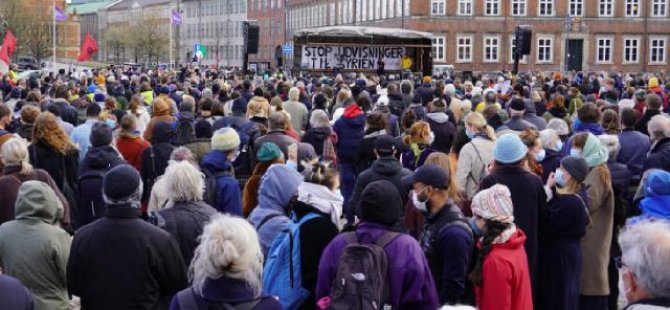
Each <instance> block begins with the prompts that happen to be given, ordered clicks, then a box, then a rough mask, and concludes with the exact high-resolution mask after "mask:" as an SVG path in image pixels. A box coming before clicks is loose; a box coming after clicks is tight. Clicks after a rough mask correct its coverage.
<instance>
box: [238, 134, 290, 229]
mask: <svg viewBox="0 0 670 310" xmlns="http://www.w3.org/2000/svg"><path fill="white" fill-rule="evenodd" d="M256 157H257V159H258V164H256V167H255V168H254V172H253V174H252V175H251V176H250V177H249V179H248V180H247V183H246V184H245V185H244V191H243V192H242V213H243V215H244V217H248V216H249V214H250V213H251V211H252V210H253V209H254V208H256V206H257V205H258V189H259V187H260V184H261V180H262V178H263V176H264V175H265V172H267V170H268V169H269V168H270V166H272V165H273V164H284V154H282V152H281V150H280V149H279V147H278V146H277V145H276V144H274V143H272V142H268V143H265V144H263V146H261V149H260V150H258V152H257V153H256Z"/></svg>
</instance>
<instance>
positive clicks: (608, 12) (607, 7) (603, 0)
mask: <svg viewBox="0 0 670 310" xmlns="http://www.w3.org/2000/svg"><path fill="white" fill-rule="evenodd" d="M598 15H599V16H601V17H612V16H614V0H600V1H599V3H598Z"/></svg>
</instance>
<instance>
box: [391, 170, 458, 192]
mask: <svg viewBox="0 0 670 310" xmlns="http://www.w3.org/2000/svg"><path fill="white" fill-rule="evenodd" d="M418 182H421V183H423V184H425V185H427V186H431V187H434V188H439V189H446V188H448V187H449V182H450V178H449V171H448V170H446V169H443V168H442V167H440V166H438V165H434V164H429V165H423V166H421V167H419V168H417V169H416V170H415V171H414V173H412V174H410V175H408V176H406V177H403V178H402V183H403V184H404V185H405V186H412V185H414V183H418Z"/></svg>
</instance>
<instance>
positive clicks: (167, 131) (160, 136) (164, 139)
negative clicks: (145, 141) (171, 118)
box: [151, 122, 174, 144]
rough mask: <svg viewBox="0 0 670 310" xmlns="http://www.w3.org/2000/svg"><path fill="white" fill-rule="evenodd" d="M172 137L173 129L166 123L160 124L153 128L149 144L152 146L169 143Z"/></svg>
mask: <svg viewBox="0 0 670 310" xmlns="http://www.w3.org/2000/svg"><path fill="white" fill-rule="evenodd" d="M173 137H174V129H172V125H171V124H169V123H166V122H160V123H158V124H156V126H155V127H154V132H153V136H152V137H151V142H152V143H153V144H158V143H170V141H171V140H172V138H173Z"/></svg>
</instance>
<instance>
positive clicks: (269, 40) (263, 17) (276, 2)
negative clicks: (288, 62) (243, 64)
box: [247, 0, 290, 68]
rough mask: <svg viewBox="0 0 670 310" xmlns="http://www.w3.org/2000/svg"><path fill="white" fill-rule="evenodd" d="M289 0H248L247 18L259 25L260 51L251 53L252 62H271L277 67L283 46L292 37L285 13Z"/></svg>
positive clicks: (250, 59)
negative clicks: (287, 26) (287, 30)
mask: <svg viewBox="0 0 670 310" xmlns="http://www.w3.org/2000/svg"><path fill="white" fill-rule="evenodd" d="M287 1H288V0H247V19H248V20H249V21H251V22H252V23H254V24H257V25H258V26H259V44H258V53H257V54H252V55H249V62H250V63H269V64H270V66H271V67H272V68H276V67H277V58H278V57H280V58H281V57H282V46H283V45H284V42H286V41H287V40H289V39H290V37H289V36H288V34H287V32H286V24H285V23H284V22H285V18H284V17H285V15H286V5H287Z"/></svg>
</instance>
